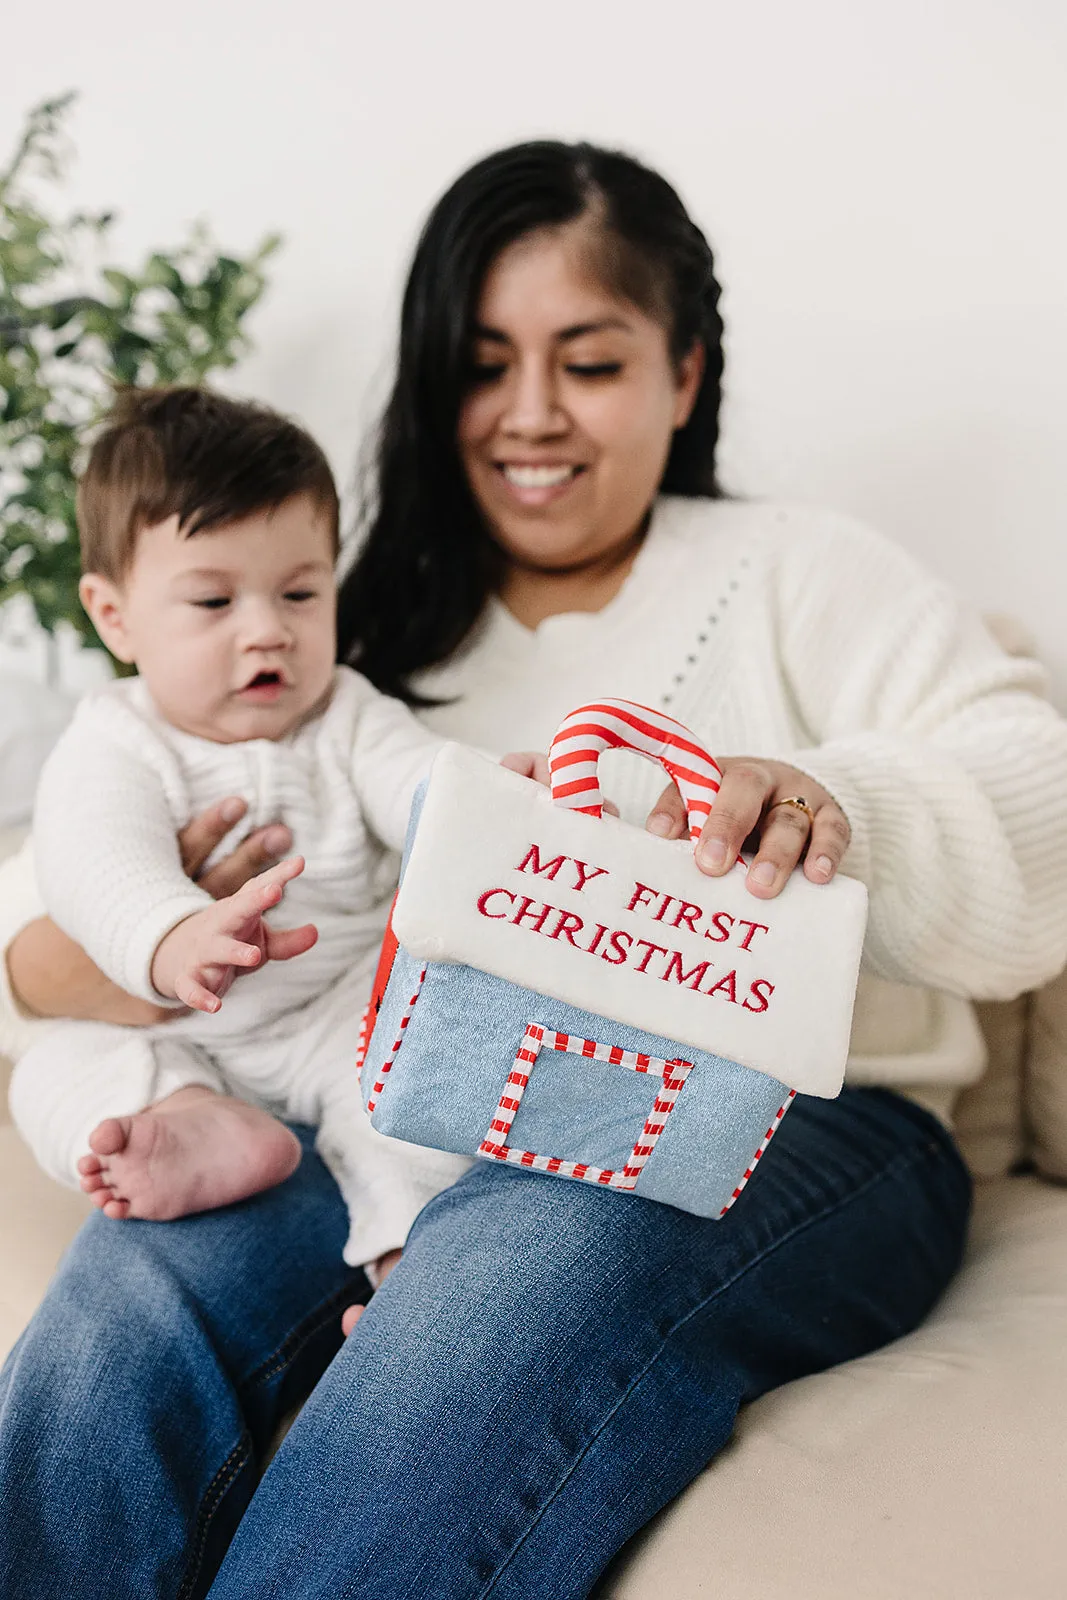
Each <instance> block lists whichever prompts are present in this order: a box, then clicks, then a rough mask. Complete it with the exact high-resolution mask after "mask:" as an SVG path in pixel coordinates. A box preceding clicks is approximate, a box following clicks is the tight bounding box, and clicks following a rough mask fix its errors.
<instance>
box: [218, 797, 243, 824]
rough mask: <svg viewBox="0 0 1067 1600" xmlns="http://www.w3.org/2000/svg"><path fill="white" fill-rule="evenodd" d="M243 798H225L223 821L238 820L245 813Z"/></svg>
mask: <svg viewBox="0 0 1067 1600" xmlns="http://www.w3.org/2000/svg"><path fill="white" fill-rule="evenodd" d="M244 808H245V803H244V801H243V800H224V801H223V804H222V820H223V822H238V821H240V818H241V816H242V815H243V813H244Z"/></svg>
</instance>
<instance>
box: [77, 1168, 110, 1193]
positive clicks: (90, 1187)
mask: <svg viewBox="0 0 1067 1600" xmlns="http://www.w3.org/2000/svg"><path fill="white" fill-rule="evenodd" d="M78 1182H79V1184H80V1185H81V1191H82V1194H97V1193H98V1192H99V1190H101V1189H109V1184H108V1181H107V1179H106V1178H105V1177H104V1174H103V1173H102V1172H83V1173H82V1175H81V1177H80V1178H79V1179H78Z"/></svg>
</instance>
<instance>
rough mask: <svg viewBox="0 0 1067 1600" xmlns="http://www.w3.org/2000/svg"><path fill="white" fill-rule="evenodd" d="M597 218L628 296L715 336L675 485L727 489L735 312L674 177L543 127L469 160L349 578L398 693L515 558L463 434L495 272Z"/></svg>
mask: <svg viewBox="0 0 1067 1600" xmlns="http://www.w3.org/2000/svg"><path fill="white" fill-rule="evenodd" d="M585 215H590V216H591V217H592V218H593V220H594V221H595V223H596V238H597V244H596V248H597V251H598V256H599V261H598V266H599V268H600V271H601V273H602V274H603V276H604V279H605V281H606V282H607V283H608V285H609V286H610V287H611V288H612V289H613V290H615V291H616V292H617V293H619V294H620V295H621V296H622V297H623V298H624V299H627V300H629V301H630V302H631V303H633V304H635V305H637V306H639V307H641V309H643V310H647V311H648V312H649V313H650V314H652V315H654V316H656V317H657V318H659V319H661V320H662V321H663V323H664V325H665V326H666V328H667V331H668V336H669V341H670V351H671V354H672V357H673V358H674V360H675V361H677V362H680V361H681V360H682V358H683V357H684V356H685V355H687V354H688V352H689V351H690V350H691V349H692V347H693V345H694V343H695V342H696V341H699V342H700V343H702V344H703V346H704V352H705V362H706V367H705V373H704V379H703V384H702V386H701V389H700V393H699V395H698V397H697V401H696V404H695V406H694V408H693V412H692V415H691V416H690V418H689V420H688V422H687V423H686V425H685V426H684V427H683V428H679V429H678V431H677V432H676V433H675V435H674V439H673V441H672V446H671V450H670V455H669V457H668V460H667V466H666V470H665V473H664V477H663V482H662V485H661V487H662V489H663V491H664V492H665V493H668V494H678V495H690V496H707V497H711V498H715V497H717V496H718V495H719V493H720V490H719V486H718V482H717V480H716V476H715V448H716V444H717V442H718V428H719V423H718V419H719V396H720V389H721V380H722V323H721V321H720V318H719V311H718V304H719V285H718V283H717V282H716V279H715V272H714V263H713V260H712V254H711V250H710V249H709V247H708V243H707V240H706V239H705V238H704V235H703V234H702V233H701V231H700V229H699V228H698V227H697V226H696V224H695V223H694V222H693V221H692V220H691V219H690V217H689V215H688V213H687V212H686V209H685V207H684V206H683V204H682V202H681V200H680V199H679V198H678V195H677V194H676V193H675V191H674V190H673V189H672V188H671V186H670V184H669V183H668V182H667V181H666V179H664V178H661V177H660V176H659V174H658V173H656V172H652V171H650V170H649V168H647V167H644V166H642V165H641V163H640V162H638V161H635V160H634V159H633V157H631V156H627V155H622V154H619V153H617V152H615V151H611V150H601V149H598V148H597V147H596V146H595V145H590V144H562V143H560V142H558V141H555V140H543V141H537V142H535V143H530V144H520V145H515V146H514V147H512V148H511V149H509V150H499V151H497V152H496V153H495V154H494V155H491V156H487V157H486V158H485V159H484V160H482V161H479V162H477V163H476V164H475V165H474V166H473V167H471V168H470V169H469V170H468V171H467V172H465V173H463V174H462V176H461V177H459V178H458V179H457V180H456V182H455V183H454V184H453V185H452V187H451V188H450V189H449V190H448V191H447V192H446V193H445V194H444V195H443V196H442V197H441V199H440V200H439V201H438V203H437V205H436V206H435V207H434V209H433V211H432V212H431V213H430V217H429V219H428V221H427V223H426V226H425V227H424V229H423V231H422V236H421V238H420V239H419V243H418V246H417V248H416V251H415V258H414V261H413V263H412V267H411V273H410V276H409V278H408V282H407V288H406V290H405V293H404V301H403V308H402V311H401V319H400V350H399V356H398V362H397V372H396V382H395V385H394V388H393V392H392V395H391V397H390V400H389V403H388V405H387V407H386V410H385V414H384V416H383V418H382V423H381V428H380V431H379V434H378V440H377V452H376V473H375V482H374V485H373V490H374V498H373V501H372V503H371V504H369V505H365V508H364V513H363V529H364V532H365V539H364V542H363V544H362V548H361V550H360V552H359V555H358V557H357V559H356V561H355V562H354V564H353V566H352V569H351V571H350V572H349V573H348V575H347V577H346V578H345V581H344V583H343V584H342V586H341V593H340V599H339V610H338V639H339V649H340V652H341V655H342V658H343V659H346V660H348V661H350V662H351V664H352V665H353V666H357V667H358V668H359V669H360V671H361V672H363V673H365V674H366V676H367V677H368V678H370V679H371V681H372V682H373V683H375V684H377V685H378V687H379V688H381V689H383V690H385V691H386V692H387V693H389V694H396V695H400V696H401V697H402V698H404V699H406V700H408V701H410V702H412V703H418V702H419V697H418V696H417V695H415V694H413V693H412V692H411V689H410V687H409V678H410V676H411V674H412V673H415V672H417V671H419V670H420V669H421V668H424V667H429V666H432V665H434V664H435V663H437V662H439V661H443V660H444V659H445V658H446V657H448V656H449V655H451V654H452V652H453V651H454V650H455V649H456V648H457V647H458V646H459V645H460V644H461V643H462V642H463V640H464V639H465V638H466V637H467V634H468V633H469V632H470V630H471V628H472V627H473V626H474V623H475V622H476V621H477V619H478V616H479V615H480V613H481V611H482V608H483V607H484V605H485V601H486V599H487V597H488V595H489V593H490V592H491V591H492V589H493V588H494V587H495V586H496V585H497V584H498V583H499V581H500V579H501V577H502V575H503V570H504V557H503V554H502V552H501V551H500V550H499V548H498V546H497V545H496V544H495V543H494V541H493V540H492V538H491V537H490V534H489V532H488V530H487V528H486V526H485V523H484V521H483V519H482V515H481V513H480V511H479V509H478V507H477V505H476V503H475V501H474V498H473V496H472V494H471V492H470V489H469V487H468V484H467V479H466V475H465V473H464V470H463V466H462V463H461V460H460V455H459V449H458V445H457V439H456V431H457V426H458V421H459V412H460V406H461V404H462V402H463V399H464V396H465V394H466V392H467V389H468V385H469V382H470V376H469V375H470V364H471V338H472V332H473V327H474V321H475V315H476V311H477V305H478V300H479V297H480V294H481V289H482V284H483V281H484V279H485V275H486V273H487V271H488V269H489V267H490V266H491V264H492V262H493V261H494V260H495V259H496V257H497V256H498V255H499V254H500V252H501V251H502V250H503V249H504V248H505V247H506V246H507V245H509V244H511V243H512V242H513V241H514V240H516V239H519V238H521V237H522V236H523V235H525V234H528V233H531V232H533V231H534V230H536V229H540V228H550V227H558V226H560V225H561V224H563V223H567V222H571V221H574V220H575V219H577V218H578V217H582V216H585Z"/></svg>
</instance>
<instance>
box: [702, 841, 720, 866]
mask: <svg viewBox="0 0 1067 1600" xmlns="http://www.w3.org/2000/svg"><path fill="white" fill-rule="evenodd" d="M699 855H700V860H701V863H702V864H703V865H704V866H705V867H721V866H722V864H723V862H724V861H725V860H726V846H725V845H724V844H723V842H722V840H721V839H705V840H704V842H703V844H702V845H701V846H700V850H699Z"/></svg>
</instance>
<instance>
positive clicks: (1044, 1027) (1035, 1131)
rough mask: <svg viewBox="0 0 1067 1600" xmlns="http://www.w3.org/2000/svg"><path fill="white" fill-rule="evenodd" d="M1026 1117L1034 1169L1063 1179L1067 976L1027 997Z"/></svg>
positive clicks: (1066, 1157)
mask: <svg viewBox="0 0 1067 1600" xmlns="http://www.w3.org/2000/svg"><path fill="white" fill-rule="evenodd" d="M1032 1001H1033V1006H1032V1011H1031V1019H1030V1048H1029V1053H1028V1055H1027V1060H1026V1078H1025V1083H1026V1113H1027V1119H1028V1121H1029V1124H1030V1143H1031V1148H1032V1150H1033V1155H1034V1161H1035V1162H1036V1163H1037V1167H1038V1171H1040V1172H1043V1173H1045V1175H1046V1176H1047V1177H1049V1178H1060V1179H1067V972H1061V973H1060V976H1059V977H1058V978H1056V979H1054V980H1053V982H1052V983H1047V984H1046V985H1045V987H1044V988H1043V989H1040V990H1039V991H1038V993H1037V994H1035V995H1034V996H1033V997H1032Z"/></svg>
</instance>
